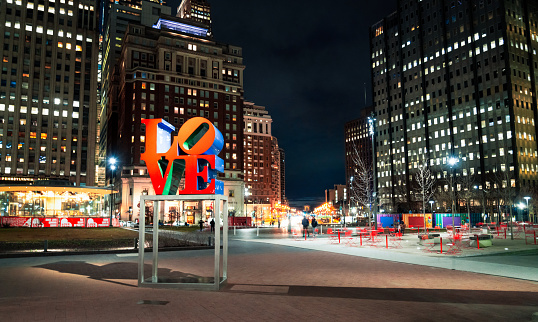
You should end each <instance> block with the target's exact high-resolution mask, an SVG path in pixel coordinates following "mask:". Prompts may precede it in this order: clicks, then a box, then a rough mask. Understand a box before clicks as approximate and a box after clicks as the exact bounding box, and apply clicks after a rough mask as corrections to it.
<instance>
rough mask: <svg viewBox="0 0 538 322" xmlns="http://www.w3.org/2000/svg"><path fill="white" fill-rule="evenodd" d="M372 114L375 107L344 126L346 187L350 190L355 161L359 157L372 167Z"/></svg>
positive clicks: (364, 111)
mask: <svg viewBox="0 0 538 322" xmlns="http://www.w3.org/2000/svg"><path fill="white" fill-rule="evenodd" d="M372 113H373V107H367V108H365V109H363V110H361V117H359V118H358V119H355V120H352V121H349V122H346V124H345V125H344V140H345V143H344V148H345V162H346V186H347V188H348V190H349V188H350V186H351V180H352V179H351V178H352V177H354V175H355V169H356V165H355V161H354V159H355V158H356V157H358V158H360V159H361V160H362V161H363V162H364V164H366V165H369V167H371V165H372V138H371V136H370V134H369V128H370V124H369V123H368V119H369V118H370V117H372Z"/></svg>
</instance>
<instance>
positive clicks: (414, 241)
mask: <svg viewBox="0 0 538 322" xmlns="http://www.w3.org/2000/svg"><path fill="white" fill-rule="evenodd" d="M441 237H442V238H443V248H444V252H443V253H440V246H439V245H436V247H435V248H434V250H435V251H434V252H431V251H425V248H427V246H423V245H421V244H419V239H418V236H417V234H416V233H415V234H406V235H405V236H403V237H402V240H401V243H400V244H401V248H394V247H391V244H390V242H389V247H388V248H387V247H386V241H385V237H384V236H382V238H381V242H379V243H378V244H377V246H376V247H372V246H367V244H366V239H364V242H363V246H359V245H360V241H359V239H358V237H356V240H355V243H354V246H347V245H346V243H345V238H344V236H343V234H342V235H341V241H340V244H338V241H337V240H336V244H334V243H330V242H329V236H328V235H325V234H324V235H321V236H318V237H317V238H312V237H308V238H307V239H306V241H305V239H304V237H303V238H298V239H295V238H293V237H289V238H278V239H276V238H248V239H243V240H248V241H251V242H259V243H267V244H273V245H282V246H291V247H298V248H303V249H310V250H318V251H325V252H332V253H338V254H345V255H351V256H360V257H365V258H371V259H378V260H384V261H392V262H398V263H406V264H415V265H424V266H429V267H437V268H445V269H451V270H457V271H465V272H474V273H481V274H488V275H494V276H503V277H510V278H518V279H525V280H530V281H537V282H538V260H529V261H528V262H526V263H525V265H519V263H516V262H514V261H510V259H508V258H506V260H502V259H500V260H498V262H497V263H495V262H488V263H484V261H482V258H480V257H489V256H497V255H498V256H501V255H514V254H522V255H536V256H535V258H538V245H526V244H525V240H524V239H514V240H511V239H494V240H493V245H492V246H491V247H482V248H480V249H478V248H463V249H462V250H461V253H460V254H457V255H449V254H447V250H448V246H447V245H446V242H447V241H448V234H447V233H441ZM508 238H510V237H508Z"/></svg>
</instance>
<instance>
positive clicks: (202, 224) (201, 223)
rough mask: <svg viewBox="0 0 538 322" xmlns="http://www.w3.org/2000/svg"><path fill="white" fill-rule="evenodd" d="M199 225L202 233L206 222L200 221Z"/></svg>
mask: <svg viewBox="0 0 538 322" xmlns="http://www.w3.org/2000/svg"><path fill="white" fill-rule="evenodd" d="M198 225H200V231H202V230H203V229H204V221H203V220H202V219H200V221H199V222H198Z"/></svg>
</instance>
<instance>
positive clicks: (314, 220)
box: [311, 217, 318, 235]
mask: <svg viewBox="0 0 538 322" xmlns="http://www.w3.org/2000/svg"><path fill="white" fill-rule="evenodd" d="M311 225H312V235H315V234H316V227H318V221H317V220H316V218H315V217H312V223H311Z"/></svg>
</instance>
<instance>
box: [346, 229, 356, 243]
mask: <svg viewBox="0 0 538 322" xmlns="http://www.w3.org/2000/svg"><path fill="white" fill-rule="evenodd" d="M352 234H353V230H347V231H346V234H345V235H344V243H345V245H346V246H357V244H356V243H355V238H354V237H353V236H352Z"/></svg>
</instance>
